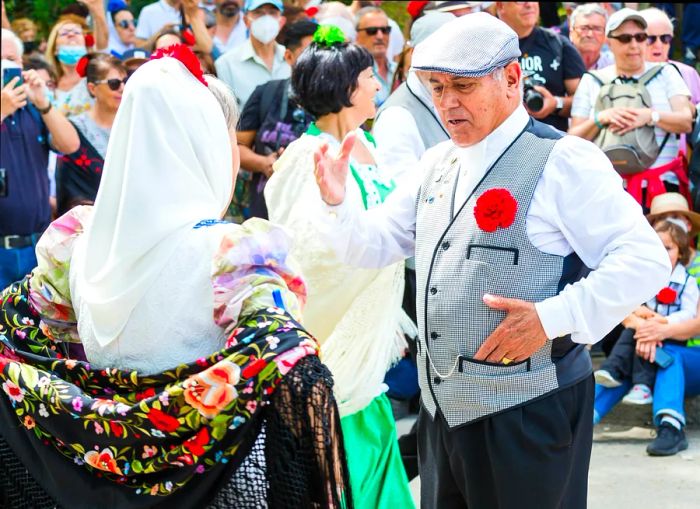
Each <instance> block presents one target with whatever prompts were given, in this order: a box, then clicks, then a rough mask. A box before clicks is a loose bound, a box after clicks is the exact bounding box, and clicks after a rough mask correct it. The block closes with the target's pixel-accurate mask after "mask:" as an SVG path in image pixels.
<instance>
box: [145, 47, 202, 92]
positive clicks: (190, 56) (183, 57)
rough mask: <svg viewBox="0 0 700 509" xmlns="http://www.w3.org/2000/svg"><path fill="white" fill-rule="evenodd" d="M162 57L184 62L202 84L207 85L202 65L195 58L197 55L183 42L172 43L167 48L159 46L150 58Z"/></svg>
mask: <svg viewBox="0 0 700 509" xmlns="http://www.w3.org/2000/svg"><path fill="white" fill-rule="evenodd" d="M163 57H172V58H175V59H177V60H179V61H180V62H182V63H183V64H184V66H185V67H187V70H189V71H190V72H191V73H192V75H193V76H194V77H195V78H197V79H198V80H199V81H200V82H201V83H202V84H203V85H204V86H207V82H206V80H205V79H204V73H203V72H202V66H201V64H200V63H199V60H197V55H195V54H194V53H193V52H192V50H191V49H190V48H188V47H187V46H185V45H184V44H173V45H172V46H168V47H167V48H161V49H159V50H158V51H156V52H155V53H154V54H153V55H151V60H157V59H159V58H163Z"/></svg>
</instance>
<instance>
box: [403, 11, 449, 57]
mask: <svg viewBox="0 0 700 509" xmlns="http://www.w3.org/2000/svg"><path fill="white" fill-rule="evenodd" d="M453 19H455V15H454V14H450V13H449V12H438V11H435V12H427V13H425V14H424V15H423V16H421V17H420V18H418V19H417V20H416V21H415V22H414V23H413V25H411V40H410V41H408V43H409V44H410V45H411V46H412V47H413V48H415V47H416V46H417V45H418V44H420V43H421V42H423V41H424V40H425V39H427V38H428V36H430V35H431V34H432V33H433V32H435V31H436V30H437V29H438V28H440V27H441V26H442V25H444V24H445V23H448V22H450V21H452V20H453Z"/></svg>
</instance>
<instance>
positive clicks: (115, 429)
mask: <svg viewBox="0 0 700 509" xmlns="http://www.w3.org/2000/svg"><path fill="white" fill-rule="evenodd" d="M109 427H110V429H111V430H112V433H114V436H115V437H120V436H122V434H123V433H124V428H123V427H122V425H121V424H119V423H118V422H117V421H109Z"/></svg>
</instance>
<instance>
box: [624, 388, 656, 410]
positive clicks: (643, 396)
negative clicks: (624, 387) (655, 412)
mask: <svg viewBox="0 0 700 509" xmlns="http://www.w3.org/2000/svg"><path fill="white" fill-rule="evenodd" d="M652 401H654V396H652V394H651V389H650V388H649V386H648V385H644V384H635V385H634V387H632V389H631V390H630V391H629V392H628V393H627V396H625V397H624V398H622V402H623V403H624V404H625V405H651V403H652Z"/></svg>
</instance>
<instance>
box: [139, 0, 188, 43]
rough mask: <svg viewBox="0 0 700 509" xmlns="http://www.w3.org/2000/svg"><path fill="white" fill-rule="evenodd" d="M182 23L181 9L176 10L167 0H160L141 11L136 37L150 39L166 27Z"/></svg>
mask: <svg viewBox="0 0 700 509" xmlns="http://www.w3.org/2000/svg"><path fill="white" fill-rule="evenodd" d="M181 22H182V18H181V17H180V11H179V9H176V8H174V7H173V6H171V5H170V4H169V3H168V2H166V1H165V0H160V1H159V2H157V3H154V4H151V5H147V6H146V7H144V8H143V9H142V10H141V14H139V22H138V24H137V25H136V37H138V38H139V39H148V38H150V37H151V36H152V35H153V34H155V33H156V32H157V31H158V30H160V29H161V28H163V27H164V26H165V25H169V24H171V23H174V24H180V23H181Z"/></svg>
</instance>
